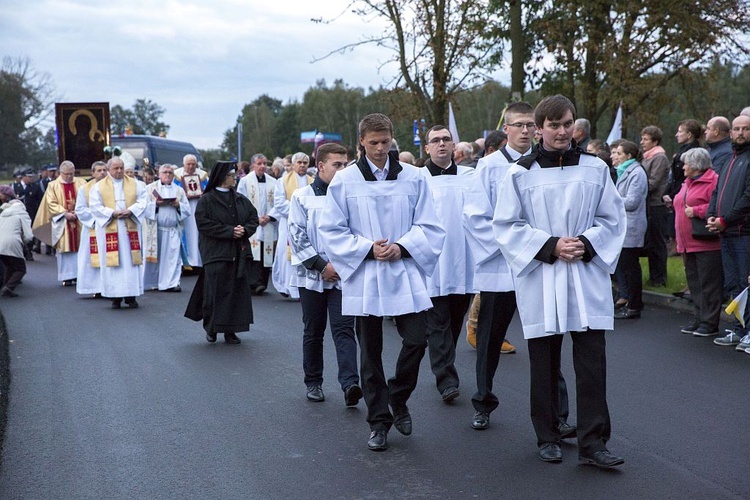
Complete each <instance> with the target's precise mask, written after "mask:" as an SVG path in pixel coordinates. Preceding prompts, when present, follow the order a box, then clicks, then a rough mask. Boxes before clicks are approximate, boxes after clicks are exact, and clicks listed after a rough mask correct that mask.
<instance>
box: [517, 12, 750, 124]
mask: <svg viewBox="0 0 750 500" xmlns="http://www.w3.org/2000/svg"><path fill="white" fill-rule="evenodd" d="M538 4H541V10H540V12H539V16H538V17H537V18H536V19H535V20H534V21H532V22H531V23H530V25H529V28H530V31H531V32H532V33H534V34H535V35H536V36H535V38H534V40H535V44H536V46H535V53H537V54H539V56H538V59H537V61H536V62H537V63H538V64H541V65H547V66H549V64H550V63H549V61H548V58H545V57H544V54H550V55H551V56H552V57H553V60H552V63H551V67H548V68H547V71H545V72H544V73H540V77H539V79H538V82H539V83H540V84H541V87H542V91H543V92H544V93H545V94H551V93H556V92H560V93H562V94H565V95H567V96H569V97H571V98H572V99H573V100H574V102H576V104H577V108H578V112H579V113H578V114H579V115H580V116H585V117H586V118H589V119H590V120H591V122H592V123H596V122H597V121H598V120H599V118H600V117H602V116H603V115H605V114H607V115H610V116H613V115H614V112H615V110H616V109H617V107H618V104H619V103H620V102H622V104H623V109H624V112H625V114H626V115H627V114H629V113H631V112H633V111H634V110H636V109H637V108H639V107H641V106H643V105H644V104H646V103H647V102H648V101H649V100H651V99H653V98H654V96H655V95H657V94H658V93H659V91H660V90H661V89H662V88H663V87H664V86H665V85H667V84H668V82H670V81H671V80H673V79H674V78H676V77H677V76H678V75H680V74H681V73H683V72H684V71H685V70H687V69H697V68H700V67H703V66H705V65H706V64H708V63H709V62H710V61H713V60H715V59H716V58H725V57H727V54H732V56H733V57H736V56H744V57H745V58H746V56H747V55H748V48H747V47H746V45H744V44H743V43H742V36H743V34H746V33H747V29H748V28H747V26H748V25H747V12H748V11H749V10H750V2H748V1H746V0H710V1H704V2H695V1H693V0H673V1H670V2H639V1H635V0H620V1H603V0H555V1H551V0H549V1H544V2H539V3H538ZM537 7H539V5H537Z"/></svg>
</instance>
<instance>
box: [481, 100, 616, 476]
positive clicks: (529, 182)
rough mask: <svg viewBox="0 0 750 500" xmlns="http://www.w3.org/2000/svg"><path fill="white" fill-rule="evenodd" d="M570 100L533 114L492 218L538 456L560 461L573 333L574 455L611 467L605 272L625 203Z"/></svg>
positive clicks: (543, 105)
mask: <svg viewBox="0 0 750 500" xmlns="http://www.w3.org/2000/svg"><path fill="white" fill-rule="evenodd" d="M574 119H575V106H574V105H573V103H572V102H570V100H569V99H568V98H566V97H564V96H561V95H556V96H551V97H547V98H545V99H543V100H542V101H541V102H540V103H539V105H538V106H537V107H536V109H535V112H534V122H535V124H536V126H537V127H538V128H540V129H541V133H542V140H541V142H540V143H539V144H537V145H536V146H534V148H533V149H532V151H531V153H530V154H529V155H527V156H524V157H523V158H521V159H520V160H518V162H516V163H515V164H514V165H511V166H510V168H509V169H508V173H507V175H506V177H505V179H504V181H503V182H502V184H501V185H500V189H499V194H498V198H499V199H501V200H502V203H498V204H497V207H496V209H495V216H494V219H493V223H492V225H493V229H494V232H495V237H496V238H497V241H498V243H499V245H500V249H501V251H502V252H503V255H504V256H505V258H506V259H507V262H508V264H509V267H510V270H511V273H512V275H513V282H514V284H515V288H516V298H517V300H518V304H519V314H520V317H521V324H522V326H523V333H524V337H525V338H526V339H527V341H528V349H529V365H530V368H531V421H532V423H533V425H534V430H535V432H536V436H537V445H538V447H539V451H538V455H539V458H540V459H541V460H543V461H545V462H551V463H557V462H561V461H562V459H563V455H562V449H561V448H560V440H561V439H562V435H561V430H560V426H559V420H558V405H559V401H558V400H559V393H558V383H559V380H558V378H559V373H560V349H561V346H562V340H563V335H565V334H566V333H568V332H569V334H570V337H571V339H572V341H573V364H574V366H575V372H576V388H577V391H576V399H577V409H578V412H577V413H578V422H577V427H578V429H577V437H578V456H579V460H580V461H581V462H583V463H584V464H591V465H596V466H598V467H603V468H609V467H616V466H618V465H621V464H622V463H624V460H623V459H622V458H620V457H618V456H615V455H613V454H612V453H610V452H609V451H608V450H607V441H608V440H609V437H610V433H611V424H610V418H609V410H608V406H607V387H606V380H607V368H606V343H605V339H604V330H612V329H613V328H614V318H613V314H614V304H613V302H612V294H611V282H610V275H611V274H612V273H613V272H614V270H615V267H616V265H617V259H618V257H619V253H620V250H621V249H622V245H623V242H624V239H625V229H626V228H625V226H626V224H625V222H626V219H625V209H624V206H623V201H622V199H621V198H620V196H619V195H618V194H617V190H616V189H615V186H614V184H613V183H612V180H611V177H610V174H609V168H608V167H607V165H606V164H605V163H604V162H603V161H602V160H601V159H599V158H598V157H596V156H594V155H589V154H587V153H584V152H582V151H581V150H580V149H579V148H577V147H575V144H574V143H573V142H572V139H573V127H574V123H575V122H574Z"/></svg>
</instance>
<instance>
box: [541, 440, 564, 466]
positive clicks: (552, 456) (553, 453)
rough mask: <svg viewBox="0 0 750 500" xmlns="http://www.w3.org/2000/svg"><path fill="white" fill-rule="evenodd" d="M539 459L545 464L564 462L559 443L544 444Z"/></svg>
mask: <svg viewBox="0 0 750 500" xmlns="http://www.w3.org/2000/svg"><path fill="white" fill-rule="evenodd" d="M539 458H541V459H542V460H543V461H544V462H550V463H553V464H559V463H560V462H562V458H563V457H562V449H561V448H560V445H559V444H557V443H543V444H542V446H540V447H539Z"/></svg>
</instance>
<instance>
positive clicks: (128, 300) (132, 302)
mask: <svg viewBox="0 0 750 500" xmlns="http://www.w3.org/2000/svg"><path fill="white" fill-rule="evenodd" d="M125 303H126V304H127V305H128V307H130V308H131V309H138V301H137V300H135V297H126V298H125Z"/></svg>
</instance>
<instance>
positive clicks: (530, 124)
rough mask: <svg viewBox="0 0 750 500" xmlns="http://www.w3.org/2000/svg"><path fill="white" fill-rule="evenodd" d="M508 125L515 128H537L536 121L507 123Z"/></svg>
mask: <svg viewBox="0 0 750 500" xmlns="http://www.w3.org/2000/svg"><path fill="white" fill-rule="evenodd" d="M506 125H507V126H509V127H513V128H520V129H523V128H527V129H529V130H534V129H535V128H536V123H534V122H526V123H523V122H517V123H506Z"/></svg>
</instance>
